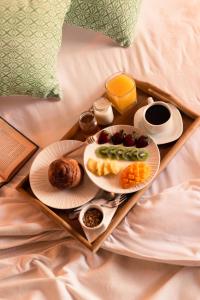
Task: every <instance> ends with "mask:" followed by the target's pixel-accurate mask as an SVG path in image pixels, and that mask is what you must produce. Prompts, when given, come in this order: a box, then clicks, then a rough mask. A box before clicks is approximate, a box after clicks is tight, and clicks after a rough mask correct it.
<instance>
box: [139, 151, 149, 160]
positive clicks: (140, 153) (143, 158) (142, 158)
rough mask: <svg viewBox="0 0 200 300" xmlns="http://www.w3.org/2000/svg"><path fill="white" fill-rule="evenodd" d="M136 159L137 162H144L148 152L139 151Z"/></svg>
mask: <svg viewBox="0 0 200 300" xmlns="http://www.w3.org/2000/svg"><path fill="white" fill-rule="evenodd" d="M137 157H138V160H139V161H144V160H146V159H147V158H148V152H146V151H145V150H139V151H138V155H137Z"/></svg>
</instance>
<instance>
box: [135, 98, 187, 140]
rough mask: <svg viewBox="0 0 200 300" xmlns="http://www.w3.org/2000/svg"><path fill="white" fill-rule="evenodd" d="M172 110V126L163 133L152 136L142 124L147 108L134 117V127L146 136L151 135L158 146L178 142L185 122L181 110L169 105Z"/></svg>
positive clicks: (139, 110)
mask: <svg viewBox="0 0 200 300" xmlns="http://www.w3.org/2000/svg"><path fill="white" fill-rule="evenodd" d="M168 105H169V106H170V108H171V110H172V124H173V125H172V126H170V127H169V128H168V129H167V130H166V131H164V132H162V133H157V134H152V133H149V132H148V131H147V129H146V128H145V127H144V124H143V122H142V115H143V111H144V109H145V106H143V107H141V108H140V109H138V110H137V111H136V113H135V115H134V120H133V124H134V127H137V128H139V129H140V130H141V131H142V132H143V133H144V134H147V135H149V136H150V137H152V139H153V140H154V141H155V143H156V144H157V145H162V144H167V143H170V142H173V141H175V140H177V139H178V138H179V137H180V136H181V134H182V133H183V121H182V117H181V114H180V112H179V110H178V109H177V108H176V107H175V106H174V105H172V104H168Z"/></svg>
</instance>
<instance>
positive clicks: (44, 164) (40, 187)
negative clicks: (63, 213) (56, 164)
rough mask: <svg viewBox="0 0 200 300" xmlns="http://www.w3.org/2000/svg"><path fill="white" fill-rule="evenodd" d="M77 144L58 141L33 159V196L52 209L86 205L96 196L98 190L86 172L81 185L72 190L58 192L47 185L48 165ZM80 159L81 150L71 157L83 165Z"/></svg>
mask: <svg viewBox="0 0 200 300" xmlns="http://www.w3.org/2000/svg"><path fill="white" fill-rule="evenodd" d="M79 144H80V142H79V141H72V140H67V141H59V142H56V143H53V144H51V145H49V146H48V147H46V148H45V149H43V150H42V151H41V152H40V153H39V154H38V155H37V157H36V158H35V160H34V162H33V164H32V166H31V170H30V185H31V189H32V191H33V193H34V194H35V196H36V197H37V198H38V199H39V200H40V201H41V202H43V203H44V204H46V205H48V206H50V207H53V208H59V209H70V208H74V207H77V206H80V205H82V204H84V203H87V202H88V201H89V200H90V199H91V198H92V197H93V196H94V195H95V194H96V192H97V190H98V188H97V186H95V185H94V184H93V183H92V182H91V180H90V179H89V178H88V176H87V173H86V172H85V174H84V177H83V181H82V183H81V184H80V185H79V186H77V187H75V188H72V189H64V190H59V189H57V188H55V187H53V186H52V185H51V184H50V183H49V180H48V168H49V165H50V163H51V162H52V161H54V160H55V159H58V158H60V157H61V156H62V155H63V154H64V153H66V152H67V151H68V150H69V151H70V150H71V149H73V148H75V147H77V146H78V145H79ZM70 157H72V156H70ZM82 157H83V149H82V150H80V151H79V152H78V153H77V152H76V156H75V154H74V155H73V158H76V159H77V161H78V162H79V163H81V164H82V165H83V161H82Z"/></svg>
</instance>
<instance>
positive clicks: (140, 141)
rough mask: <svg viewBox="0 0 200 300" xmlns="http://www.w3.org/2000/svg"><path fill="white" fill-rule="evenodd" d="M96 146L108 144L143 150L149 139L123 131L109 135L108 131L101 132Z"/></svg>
mask: <svg viewBox="0 0 200 300" xmlns="http://www.w3.org/2000/svg"><path fill="white" fill-rule="evenodd" d="M97 142H98V144H106V143H110V144H113V145H120V144H121V145H124V146H125V147H133V146H135V147H136V148H144V147H147V146H148V145H149V138H148V136H145V135H138V134H137V133H136V132H134V131H133V132H132V133H126V132H125V131H124V130H123V129H122V130H120V131H117V132H115V133H114V134H113V135H111V134H110V133H109V132H108V131H106V130H102V131H101V132H100V134H99V137H98V141H97Z"/></svg>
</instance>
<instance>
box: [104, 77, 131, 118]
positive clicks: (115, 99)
mask: <svg viewBox="0 0 200 300" xmlns="http://www.w3.org/2000/svg"><path fill="white" fill-rule="evenodd" d="M106 95H107V98H108V99H109V100H110V102H111V103H112V104H113V106H114V107H115V108H116V109H117V110H118V111H119V112H120V113H121V114H122V113H124V112H125V111H126V110H128V109H129V108H130V107H131V106H133V105H135V104H136V103H137V93H136V84H135V81H134V79H133V77H132V76H131V75H129V74H127V73H124V72H119V73H116V74H114V75H112V76H111V77H109V78H108V79H107V81H106Z"/></svg>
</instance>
